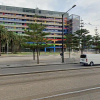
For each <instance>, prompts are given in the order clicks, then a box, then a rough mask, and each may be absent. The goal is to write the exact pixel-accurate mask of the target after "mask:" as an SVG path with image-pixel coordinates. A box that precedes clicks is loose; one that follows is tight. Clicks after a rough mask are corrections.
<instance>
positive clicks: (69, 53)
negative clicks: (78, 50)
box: [69, 47, 70, 58]
mask: <svg viewBox="0 0 100 100" xmlns="http://www.w3.org/2000/svg"><path fill="white" fill-rule="evenodd" d="M69 58H70V47H69Z"/></svg>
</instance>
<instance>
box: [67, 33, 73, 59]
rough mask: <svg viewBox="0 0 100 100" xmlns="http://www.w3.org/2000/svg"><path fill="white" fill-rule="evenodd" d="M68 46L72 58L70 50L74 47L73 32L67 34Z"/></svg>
mask: <svg viewBox="0 0 100 100" xmlns="http://www.w3.org/2000/svg"><path fill="white" fill-rule="evenodd" d="M66 46H67V50H68V51H69V58H70V51H71V50H72V47H73V34H66Z"/></svg>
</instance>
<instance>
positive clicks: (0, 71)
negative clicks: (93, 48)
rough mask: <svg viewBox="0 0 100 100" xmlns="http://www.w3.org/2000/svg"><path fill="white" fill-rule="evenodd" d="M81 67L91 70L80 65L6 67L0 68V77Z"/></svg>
mask: <svg viewBox="0 0 100 100" xmlns="http://www.w3.org/2000/svg"><path fill="white" fill-rule="evenodd" d="M83 67H84V68H91V67H90V66H81V65H80V64H57V65H56V64H54V65H38V66H26V67H25V66H22V67H21V66H20V67H10V66H8V67H1V68H0V75H8V74H21V73H33V72H43V71H55V70H67V69H77V68H83ZM95 67H96V66H95ZM98 67H99V66H98Z"/></svg>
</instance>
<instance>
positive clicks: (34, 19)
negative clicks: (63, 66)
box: [0, 5, 68, 52]
mask: <svg viewBox="0 0 100 100" xmlns="http://www.w3.org/2000/svg"><path fill="white" fill-rule="evenodd" d="M63 13H64V12H56V11H48V10H40V9H38V8H36V9H30V8H21V7H12V6H4V5H0V25H4V26H5V28H7V29H8V31H13V32H14V33H17V34H22V35H23V34H24V32H25V30H27V29H28V24H30V23H42V24H43V25H45V26H46V28H45V30H43V31H44V32H48V33H50V34H49V35H48V36H46V38H47V39H49V40H51V42H50V43H49V44H52V45H53V46H51V47H46V48H44V51H45V52H46V51H54V52H56V51H61V48H62V14H63ZM67 19H68V14H66V15H65V16H64V35H65V34H67V33H68V26H67ZM64 40H65V39H64ZM65 48H66V46H65V45H64V49H65Z"/></svg>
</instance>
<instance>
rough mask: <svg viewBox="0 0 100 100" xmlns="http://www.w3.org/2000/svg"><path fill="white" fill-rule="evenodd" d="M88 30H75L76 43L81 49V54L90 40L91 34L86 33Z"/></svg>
mask: <svg viewBox="0 0 100 100" xmlns="http://www.w3.org/2000/svg"><path fill="white" fill-rule="evenodd" d="M88 33H89V31H88V30H86V29H81V30H77V31H76V32H75V37H76V40H77V43H78V48H79V50H81V54H83V50H84V49H85V47H86V46H88V44H89V41H90V40H91V36H90V35H88Z"/></svg>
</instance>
